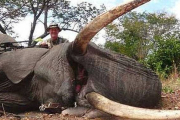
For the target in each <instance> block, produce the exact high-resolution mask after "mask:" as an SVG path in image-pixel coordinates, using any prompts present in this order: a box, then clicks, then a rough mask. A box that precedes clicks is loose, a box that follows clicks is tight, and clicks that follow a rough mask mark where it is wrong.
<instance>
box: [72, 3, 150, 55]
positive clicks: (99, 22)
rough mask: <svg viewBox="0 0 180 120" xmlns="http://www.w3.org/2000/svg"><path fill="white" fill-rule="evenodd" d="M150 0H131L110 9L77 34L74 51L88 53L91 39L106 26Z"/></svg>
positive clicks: (80, 53)
mask: <svg viewBox="0 0 180 120" xmlns="http://www.w3.org/2000/svg"><path fill="white" fill-rule="evenodd" d="M148 1H150V0H131V1H130V2H128V3H125V4H122V5H119V6H117V7H115V8H114V9H112V10H109V11H107V12H105V13H103V14H101V15H99V16H97V17H96V18H95V19H94V20H93V21H91V22H90V23H89V24H87V25H86V26H85V27H84V28H83V29H82V30H81V31H80V33H79V34H78V35H77V36H76V38H75V41H74V44H73V52H74V53H75V54H78V55H82V54H85V53H86V48H87V45H88V43H89V41H90V40H91V39H92V38H93V37H94V36H95V35H96V34H97V33H98V32H99V31H100V30H101V29H102V28H103V27H105V26H107V25H108V24H109V23H111V22H112V21H113V20H115V19H116V18H118V17H120V16H121V15H123V14H125V13H127V12H129V11H130V10H132V9H134V8H136V7H138V6H140V5H142V4H144V3H146V2H148Z"/></svg>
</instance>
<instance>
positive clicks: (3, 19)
mask: <svg viewBox="0 0 180 120" xmlns="http://www.w3.org/2000/svg"><path fill="white" fill-rule="evenodd" d="M25 4H26V1H23V0H20V1H16V0H1V1H0V31H1V32H2V33H4V34H7V33H8V34H10V35H12V34H14V33H15V32H14V31H13V26H12V24H13V23H17V22H19V21H20V20H21V18H23V17H25V16H26V15H27V11H28V10H27V9H26V8H25V7H24V5H25Z"/></svg>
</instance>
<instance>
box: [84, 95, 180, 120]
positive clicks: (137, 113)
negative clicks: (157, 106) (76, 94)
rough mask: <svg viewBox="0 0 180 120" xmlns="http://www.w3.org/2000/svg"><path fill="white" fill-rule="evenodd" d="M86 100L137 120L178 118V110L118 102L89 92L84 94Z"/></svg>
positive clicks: (118, 114) (179, 116) (111, 112)
mask: <svg viewBox="0 0 180 120" xmlns="http://www.w3.org/2000/svg"><path fill="white" fill-rule="evenodd" d="M86 98H87V100H88V102H89V103H90V104H91V105H92V106H94V107H95V108H96V109H99V110H102V111H104V112H106V113H109V114H112V115H115V116H118V117H122V118H128V119H138V120H152V119H153V120H166V119H168V120H177V119H178V120H179V119H180V110H153V109H145V108H138V107H132V106H128V105H124V104H120V103H117V102H114V101H112V100H109V99H108V98H105V97H104V96H102V95H100V94H98V93H95V92H91V93H88V94H87V95H86Z"/></svg>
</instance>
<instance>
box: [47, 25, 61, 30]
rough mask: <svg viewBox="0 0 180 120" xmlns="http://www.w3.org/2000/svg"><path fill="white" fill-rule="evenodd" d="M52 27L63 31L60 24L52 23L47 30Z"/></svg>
mask: <svg viewBox="0 0 180 120" xmlns="http://www.w3.org/2000/svg"><path fill="white" fill-rule="evenodd" d="M51 28H58V29H59V31H61V29H60V27H59V26H58V24H51V25H49V27H48V28H47V31H49V29H51Z"/></svg>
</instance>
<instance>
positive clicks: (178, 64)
mask: <svg viewBox="0 0 180 120" xmlns="http://www.w3.org/2000/svg"><path fill="white" fill-rule="evenodd" d="M145 61H146V64H147V65H148V66H149V67H150V68H151V69H153V70H154V71H156V72H157V73H158V74H159V75H160V76H161V78H167V77H168V76H169V75H170V74H171V73H172V72H174V73H177V71H180V41H179V38H177V37H175V36H167V37H166V38H164V37H159V38H157V39H156V49H155V50H154V51H153V54H150V55H149V56H148V57H147V59H146V60H145Z"/></svg>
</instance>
